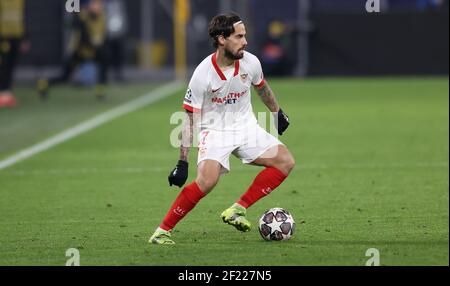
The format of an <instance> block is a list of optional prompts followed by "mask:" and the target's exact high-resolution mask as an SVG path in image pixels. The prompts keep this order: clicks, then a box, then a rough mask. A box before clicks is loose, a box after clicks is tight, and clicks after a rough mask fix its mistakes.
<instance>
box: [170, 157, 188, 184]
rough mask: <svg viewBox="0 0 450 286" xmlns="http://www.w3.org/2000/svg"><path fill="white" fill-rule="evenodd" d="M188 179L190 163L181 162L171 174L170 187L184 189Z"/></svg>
mask: <svg viewBox="0 0 450 286" xmlns="http://www.w3.org/2000/svg"><path fill="white" fill-rule="evenodd" d="M187 178H188V162H186V161H183V160H179V161H178V164H177V166H176V167H175V169H173V170H172V172H170V174H169V185H170V186H172V185H175V186H178V187H180V188H181V187H182V186H183V185H184V183H186V180H187Z"/></svg>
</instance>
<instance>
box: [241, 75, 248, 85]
mask: <svg viewBox="0 0 450 286" xmlns="http://www.w3.org/2000/svg"><path fill="white" fill-rule="evenodd" d="M247 77H248V73H244V74H241V80H242V82H243V83H245V82H246V81H247Z"/></svg>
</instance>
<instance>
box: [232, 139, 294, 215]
mask: <svg viewBox="0 0 450 286" xmlns="http://www.w3.org/2000/svg"><path fill="white" fill-rule="evenodd" d="M250 164H252V165H257V166H264V167H265V169H264V170H262V171H261V172H260V173H259V174H258V175H257V176H256V178H255V180H254V181H253V183H252V184H251V186H250V187H249V188H248V190H247V191H246V192H245V193H244V194H243V195H242V196H241V197H240V199H239V200H238V201H237V202H236V203H235V206H236V205H237V206H240V207H243V208H245V209H247V208H249V207H250V206H252V205H253V204H254V203H256V202H257V201H258V200H260V199H261V198H263V197H265V196H267V195H268V194H270V193H271V192H272V191H273V190H275V188H277V187H278V186H279V185H280V184H281V183H282V182H283V181H284V180H285V179H286V178H287V177H288V175H289V173H290V172H291V170H292V169H293V168H294V166H295V161H294V158H293V156H292V154H291V153H290V152H289V150H288V149H287V147H286V146H284V145H276V146H273V147H271V148H269V149H268V150H267V151H266V152H265V153H264V154H263V155H261V156H259V157H258V158H257V159H255V160H254V161H252V162H251V163H250Z"/></svg>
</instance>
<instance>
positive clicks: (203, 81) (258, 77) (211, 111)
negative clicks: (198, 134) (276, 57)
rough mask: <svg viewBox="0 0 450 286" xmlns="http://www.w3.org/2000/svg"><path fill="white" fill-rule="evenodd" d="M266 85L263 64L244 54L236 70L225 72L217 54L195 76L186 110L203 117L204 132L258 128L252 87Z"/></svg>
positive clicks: (186, 97)
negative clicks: (256, 126)
mask: <svg viewBox="0 0 450 286" xmlns="http://www.w3.org/2000/svg"><path fill="white" fill-rule="evenodd" d="M252 85H254V86H257V87H261V86H263V85H264V76H263V72H262V68H261V63H260V61H259V60H258V58H257V57H256V56H254V55H253V54H251V53H249V52H244V57H243V58H242V59H240V60H236V61H235V64H234V68H230V69H228V70H226V71H224V72H222V71H221V70H220V68H219V66H218V65H217V62H216V54H215V53H214V54H212V55H210V56H208V57H206V59H204V60H203V61H202V62H201V63H200V64H199V65H198V67H197V68H196V69H195V71H194V74H193V75H192V78H191V81H190V82H189V87H188V90H187V92H186V96H185V98H184V102H183V108H184V109H186V110H189V111H191V112H195V113H197V114H200V115H201V117H200V120H199V121H198V122H197V124H199V126H198V127H200V129H201V130H205V129H211V130H218V131H232V130H240V129H243V128H245V127H248V126H250V125H251V124H255V125H256V124H257V120H256V118H255V115H254V113H253V109H252V104H251V86H252Z"/></svg>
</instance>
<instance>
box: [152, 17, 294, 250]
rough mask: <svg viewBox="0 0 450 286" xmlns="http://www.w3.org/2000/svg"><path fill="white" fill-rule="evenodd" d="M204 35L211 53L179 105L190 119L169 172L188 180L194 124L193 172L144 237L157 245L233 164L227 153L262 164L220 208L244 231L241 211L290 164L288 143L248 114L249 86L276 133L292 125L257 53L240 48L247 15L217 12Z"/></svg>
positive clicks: (172, 180)
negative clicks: (245, 187)
mask: <svg viewBox="0 0 450 286" xmlns="http://www.w3.org/2000/svg"><path fill="white" fill-rule="evenodd" d="M209 35H210V36H211V38H212V40H213V43H214V47H215V48H216V52H215V53H214V54H212V55H210V56H208V57H207V58H206V59H204V60H203V61H202V62H201V63H200V65H199V66H198V67H197V68H196V70H195V71H194V74H193V76H192V78H191V81H190V83H189V87H188V90H187V93H186V96H185V98H184V104H183V107H184V109H185V110H186V112H187V118H186V120H185V122H184V126H183V131H182V138H181V147H180V160H179V161H178V164H177V166H176V167H175V169H174V170H173V171H172V172H171V173H170V175H169V178H168V179H169V184H170V185H171V186H172V185H176V186H178V187H182V186H183V185H184V183H185V182H186V180H187V177H188V153H189V149H190V148H189V146H192V142H193V133H194V132H193V130H194V127H198V128H199V134H198V135H199V136H198V137H199V152H198V163H197V164H198V165H197V168H198V169H197V178H196V179H195V181H194V182H192V183H190V184H189V185H187V186H186V187H184V188H183V190H182V191H181V193H180V194H179V195H178V197H177V198H176V200H175V202H174V203H173V205H172V207H171V208H170V210H169V212H168V213H167V215H166V216H165V218H164V220H163V221H162V223H161V225H160V226H159V227H158V228H157V229H156V230H155V232H154V233H153V235H152V236H151V237H150V239H149V242H151V243H154V244H174V243H175V242H174V241H173V240H172V239H171V231H172V229H173V228H174V227H175V225H176V224H177V223H178V222H179V221H180V220H181V219H182V218H183V217H185V216H186V214H187V213H188V212H189V211H190V210H192V209H193V208H194V207H195V205H196V204H197V203H198V202H199V201H200V200H201V199H202V198H203V197H204V196H205V195H206V194H208V193H209V192H211V190H212V189H213V188H214V186H215V185H216V184H217V182H218V181H219V177H220V175H221V174H223V173H226V172H228V171H229V170H230V165H229V156H230V154H233V155H235V156H237V157H238V158H240V159H241V160H242V162H243V163H246V164H252V165H257V166H263V167H265V168H264V170H262V171H261V172H260V173H259V174H258V175H257V176H256V178H255V180H254V181H253V183H252V185H251V186H250V187H249V188H248V190H247V191H246V192H245V193H244V194H243V195H242V196H241V197H240V199H238V200H237V201H236V203H234V204H233V205H232V206H231V207H229V208H228V209H226V210H225V211H223V212H222V214H221V218H222V220H223V221H224V222H225V223H227V224H230V225H232V226H234V227H235V228H236V229H238V230H239V231H243V232H247V231H249V230H250V229H251V224H250V222H249V221H248V220H247V219H246V217H245V215H246V210H247V208H249V207H250V206H252V205H253V204H254V203H255V202H257V201H258V200H259V199H261V198H262V197H264V196H266V195H268V194H270V192H272V191H273V190H274V189H275V188H276V187H278V186H279V185H280V184H281V183H282V182H283V181H284V180H285V179H286V177H287V176H288V175H289V173H290V172H291V170H292V168H293V167H294V164H295V163H294V158H293V157H292V155H291V153H290V152H289V150H288V149H287V148H286V146H285V145H283V144H282V143H281V142H280V141H279V140H278V139H277V138H276V137H274V136H272V135H271V134H269V133H267V132H266V131H265V130H264V129H263V128H261V127H260V126H259V125H258V124H257V121H256V118H255V115H254V114H253V110H252V106H251V99H250V91H251V86H252V85H253V87H254V88H255V89H256V92H257V94H258V96H259V98H260V99H261V100H262V101H263V102H264V104H265V105H266V106H267V107H268V109H269V110H270V111H271V112H273V113H274V114H275V116H276V119H277V121H278V122H277V123H278V124H277V128H278V134H280V135H281V134H282V133H283V132H284V131H285V130H286V129H287V127H288V125H289V119H288V117H287V115H286V114H285V113H284V112H283V111H282V110H281V108H280V107H279V105H278V103H277V101H276V99H275V95H274V93H273V91H272V90H271V88H270V86H269V84H268V83H267V81H266V80H265V79H264V77H263V72H262V67H261V64H260V62H259V60H258V58H257V57H256V56H254V55H252V54H251V53H249V52H246V51H245V48H246V46H247V41H246V38H245V36H246V31H245V25H244V22H243V21H242V20H241V19H240V17H239V16H238V15H236V14H233V13H229V14H224V15H218V16H215V17H214V18H213V19H212V20H211V22H210V24H209Z"/></svg>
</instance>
